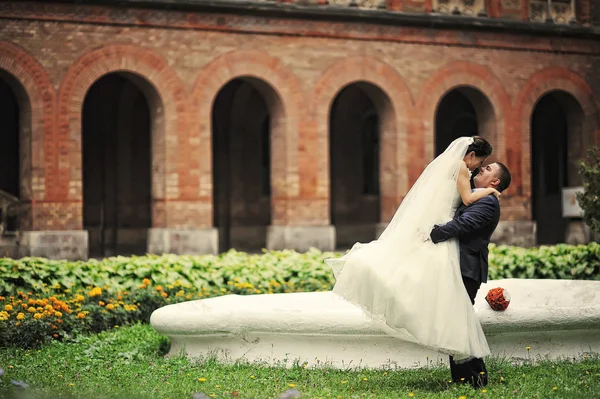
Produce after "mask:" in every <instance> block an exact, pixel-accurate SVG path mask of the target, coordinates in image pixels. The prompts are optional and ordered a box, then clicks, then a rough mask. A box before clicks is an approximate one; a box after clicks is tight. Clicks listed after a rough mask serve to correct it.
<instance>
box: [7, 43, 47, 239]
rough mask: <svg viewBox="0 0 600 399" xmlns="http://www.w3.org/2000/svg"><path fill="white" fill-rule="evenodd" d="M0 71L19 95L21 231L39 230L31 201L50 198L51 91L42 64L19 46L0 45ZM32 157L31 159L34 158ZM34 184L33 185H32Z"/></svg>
mask: <svg viewBox="0 0 600 399" xmlns="http://www.w3.org/2000/svg"><path fill="white" fill-rule="evenodd" d="M0 69H1V70H3V71H5V72H6V73H8V75H9V76H10V77H11V78H14V79H15V80H16V81H17V82H18V85H19V86H21V87H20V88H19V89H21V90H22V93H15V94H17V98H18V101H19V103H20V104H19V107H20V108H21V113H22V116H21V118H22V120H24V121H25V122H26V123H27V125H26V127H25V130H23V128H24V127H23V126H22V127H21V129H22V132H24V133H25V137H21V138H20V140H21V151H22V162H21V168H20V175H21V176H20V180H21V183H20V184H21V188H20V191H21V199H22V200H24V201H25V202H26V203H25V204H24V205H23V206H24V208H25V209H24V211H25V212H24V213H25V214H24V216H23V217H22V218H21V226H20V228H21V229H22V230H43V229H45V228H46V227H47V226H44V225H43V223H44V222H46V220H42V219H40V218H38V219H36V220H33V210H32V209H31V207H32V202H34V201H36V200H38V201H39V200H45V199H51V198H52V191H51V190H52V187H53V181H54V180H53V179H54V177H55V173H54V171H55V167H56V162H55V161H56V159H55V158H53V157H52V154H53V153H55V151H53V148H52V146H53V145H54V140H53V139H52V135H53V132H54V113H55V112H54V98H55V92H54V88H53V86H52V84H51V82H50V79H49V78H48V75H47V73H46V71H45V69H44V68H43V67H42V65H41V64H40V63H39V62H38V61H37V60H35V59H34V58H33V57H32V56H31V55H30V54H28V53H27V52H26V51H25V50H23V49H22V48H21V47H18V46H17V45H15V44H12V43H8V42H0ZM34 155H35V156H34ZM33 182H35V184H33Z"/></svg>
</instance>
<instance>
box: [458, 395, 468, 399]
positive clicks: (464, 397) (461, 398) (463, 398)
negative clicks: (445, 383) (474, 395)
mask: <svg viewBox="0 0 600 399" xmlns="http://www.w3.org/2000/svg"><path fill="white" fill-rule="evenodd" d="M458 399H467V397H466V396H461V397H460V398H458Z"/></svg>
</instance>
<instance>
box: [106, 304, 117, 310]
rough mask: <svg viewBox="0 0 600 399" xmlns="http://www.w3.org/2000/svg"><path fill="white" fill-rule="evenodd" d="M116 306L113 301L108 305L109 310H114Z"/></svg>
mask: <svg viewBox="0 0 600 399" xmlns="http://www.w3.org/2000/svg"><path fill="white" fill-rule="evenodd" d="M114 308H115V305H113V304H112V303H109V304H108V305H106V309H108V310H113V309H114Z"/></svg>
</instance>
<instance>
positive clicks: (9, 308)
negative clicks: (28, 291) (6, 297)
mask: <svg viewBox="0 0 600 399" xmlns="http://www.w3.org/2000/svg"><path fill="white" fill-rule="evenodd" d="M4 310H6V311H7V312H10V311H11V310H13V307H12V305H6V306H5V307H4Z"/></svg>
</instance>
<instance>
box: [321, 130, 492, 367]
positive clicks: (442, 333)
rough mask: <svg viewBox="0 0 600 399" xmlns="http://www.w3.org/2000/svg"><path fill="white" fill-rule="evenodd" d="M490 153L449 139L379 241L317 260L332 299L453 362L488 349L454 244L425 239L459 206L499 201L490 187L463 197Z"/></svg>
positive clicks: (471, 141)
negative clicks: (326, 273) (326, 271)
mask: <svg viewBox="0 0 600 399" xmlns="http://www.w3.org/2000/svg"><path fill="white" fill-rule="evenodd" d="M491 153H492V147H491V146H490V144H489V143H488V142H487V141H486V140H485V139H483V138H481V137H478V136H475V137H461V138H459V139H456V140H455V141H453V142H452V143H451V144H450V145H449V146H448V148H447V149H446V150H445V151H444V152H443V153H442V154H441V155H440V156H438V157H437V158H436V159H434V160H433V161H432V162H431V163H430V164H429V165H428V166H427V167H426V168H425V170H424V171H423V173H422V174H421V176H420V177H419V179H418V180H417V181H416V183H415V184H414V186H413V187H412V188H411V190H410V191H409V192H408V194H407V195H406V197H405V198H404V200H403V201H402V203H401V204H400V206H399V207H398V209H397V211H396V213H395V215H394V217H393V218H392V220H391V222H390V224H389V225H388V226H387V228H386V229H385V230H384V232H383V233H382V234H381V236H380V237H379V239H377V240H375V241H371V242H370V243H367V244H361V243H356V244H355V245H354V246H353V247H352V249H351V250H350V251H349V252H348V253H347V254H345V255H344V256H343V257H341V258H330V259H326V260H325V262H326V263H327V264H328V265H330V266H331V267H332V269H333V272H334V274H335V277H336V284H335V286H334V288H333V292H334V293H336V294H338V295H340V296H341V297H343V298H344V299H346V300H347V301H349V302H351V303H353V304H355V305H357V306H360V307H361V308H362V309H363V311H364V312H365V314H366V315H367V316H369V317H370V318H371V319H372V320H373V321H375V322H376V323H377V324H378V325H379V326H380V327H381V328H382V329H383V330H384V331H385V332H386V333H388V334H390V335H392V336H395V337H398V338H401V339H404V340H407V341H410V342H414V343H417V344H420V345H423V346H426V347H429V348H432V349H434V350H436V351H438V352H441V353H445V354H448V355H451V356H453V357H454V360H455V361H456V362H461V361H466V360H468V359H470V358H472V357H476V358H483V357H484V356H487V355H489V354H490V350H489V347H488V344H487V340H486V338H485V335H484V334H483V330H482V328H481V325H480V323H479V320H478V319H477V317H476V315H475V311H474V309H473V306H472V304H471V301H470V299H469V296H468V294H467V291H466V289H465V287H464V285H463V280H462V276H461V272H460V264H459V261H460V257H459V246H458V241H457V240H456V239H453V240H449V241H446V242H442V243H439V244H433V243H432V242H431V241H427V238H428V237H429V232H431V230H432V228H433V226H434V225H435V224H444V223H447V222H449V221H450V220H452V218H453V216H454V213H455V211H456V209H457V208H458V206H459V205H460V203H461V202H462V203H464V204H465V205H467V206H468V205H470V204H472V203H474V202H476V201H477V200H479V199H481V198H483V197H485V196H487V195H490V194H494V195H496V196H499V195H500V193H499V192H498V191H496V190H495V189H493V188H487V189H483V190H477V191H474V192H472V191H471V185H470V181H469V180H470V173H471V172H472V171H473V170H475V169H477V168H479V167H480V166H481V165H482V164H483V162H484V161H485V159H486V158H487V157H488V156H490V155H491Z"/></svg>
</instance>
